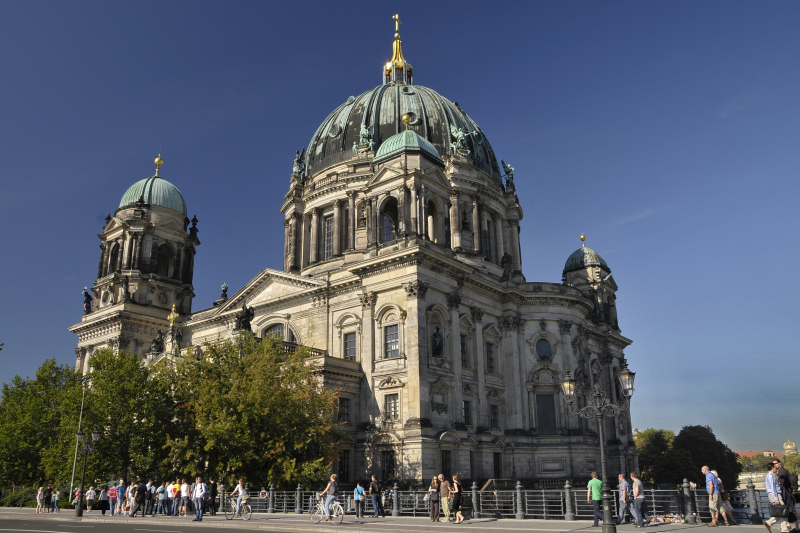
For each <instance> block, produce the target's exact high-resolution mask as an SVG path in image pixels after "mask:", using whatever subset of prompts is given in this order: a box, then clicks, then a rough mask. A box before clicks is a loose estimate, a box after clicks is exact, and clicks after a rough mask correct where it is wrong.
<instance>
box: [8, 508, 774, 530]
mask: <svg viewBox="0 0 800 533" xmlns="http://www.w3.org/2000/svg"><path fill="white" fill-rule="evenodd" d="M698 528H703V529H702V531H694V532H691V533H705V532H707V531H708V530H707V529H706V525H694V526H693V525H689V524H658V525H655V526H650V527H648V530H652V533H673V532H676V533H677V532H679V531H680V533H690V532H688V531H687V530H690V529H694V530H696V529H698ZM234 529H235V530H262V531H274V532H276V533H318V532H330V531H332V530H342V531H347V533H379V532H380V533H384V532H387V533H394V532H396V533H431V532H435V531H437V530H440V529H441V530H443V531H449V532H453V533H465V532H467V531H473V532H474V531H485V532H488V533H504V532H506V531H515V532H522V533H535V532H540V533H566V532H572V531H577V532H581V533H583V532H584V531H585V532H586V533H600V531H601V529H600V528H594V527H592V524H591V522H590V521H575V522H565V521H563V520H524V521H518V520H495V519H479V520H470V521H467V522H465V523H464V524H463V525H458V526H456V525H453V524H447V523H444V522H440V523H436V524H432V523H431V522H430V520H428V519H426V518H414V517H397V518H393V517H387V518H385V519H384V518H379V519H374V518H372V519H364V520H356V518H355V516H353V515H348V516H346V517H345V520H344V522H343V523H342V524H341V525H338V526H335V525H332V524H325V523H322V524H318V525H315V524H312V523H311V521H310V519H309V516H308V515H283V514H272V515H268V514H254V515H253V519H252V520H250V521H242V520H230V521H229V520H226V519H225V518H224V516H219V515H218V516H216V517H210V516H206V517H205V518H204V520H203V522H192V520H191V518H190V517H189V518H184V517H149V516H148V517H146V518H138V517H137V518H129V517H127V516H119V515H117V516H114V517H113V518H112V517H110V516H109V515H106V516H102V515H101V514H100V513H97V512H96V511H93V512H91V513H85V514H84V517H83V518H76V517H75V513H74V511H72V512H70V511H62V512H61V513H54V514H38V515H37V514H35V513H34V511H33V510H32V509H23V510H18V509H8V508H5V509H0V533H5V532H21V533H193V532H194V533H197V532H198V530H200V532H201V533H206V532H208V531H213V530H221V531H224V530H228V531H231V530H234ZM728 530H733V532H735V533H764V526H744V525H743V526H737V527H735V528H726V533H732V532H731V531H728ZM618 531H619V532H620V533H634V532H636V533H638V530H635V529H634V527H633V526H631V525H625V526H622V527H620V528H619V529H618ZM720 533H721V532H720Z"/></svg>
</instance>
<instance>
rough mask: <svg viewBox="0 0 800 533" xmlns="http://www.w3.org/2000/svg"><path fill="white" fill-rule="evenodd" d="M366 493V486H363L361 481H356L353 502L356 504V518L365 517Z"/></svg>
mask: <svg viewBox="0 0 800 533" xmlns="http://www.w3.org/2000/svg"><path fill="white" fill-rule="evenodd" d="M366 497H367V496H366V493H365V492H364V487H362V486H361V482H360V481H359V482H358V483H356V488H355V490H354V491H353V502H354V503H355V506H356V518H364V498H366Z"/></svg>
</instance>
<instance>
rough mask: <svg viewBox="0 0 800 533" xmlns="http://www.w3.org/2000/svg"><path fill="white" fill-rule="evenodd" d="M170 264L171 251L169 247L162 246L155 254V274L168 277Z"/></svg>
mask: <svg viewBox="0 0 800 533" xmlns="http://www.w3.org/2000/svg"><path fill="white" fill-rule="evenodd" d="M170 263H172V249H171V248H170V247H169V245H167V244H162V245H161V246H159V247H158V252H157V253H156V274H158V275H159V276H164V277H165V278H166V277H168V276H169V266H170Z"/></svg>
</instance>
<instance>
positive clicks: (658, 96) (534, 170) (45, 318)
mask: <svg viewBox="0 0 800 533" xmlns="http://www.w3.org/2000/svg"><path fill="white" fill-rule="evenodd" d="M395 12H399V13H400V15H401V20H402V21H403V25H402V27H401V34H402V38H403V48H404V52H405V55H406V58H407V59H408V60H409V61H410V62H411V63H412V64H413V65H414V74H415V81H416V82H417V83H418V84H420V85H425V86H428V87H431V88H433V89H435V90H436V91H438V92H440V93H441V94H443V95H444V96H446V97H448V98H450V99H451V100H457V101H458V102H459V103H460V105H461V106H462V108H463V109H464V110H465V111H467V113H469V114H470V115H471V116H472V117H473V118H474V119H475V120H476V121H477V122H478V124H480V125H481V127H482V129H483V130H484V132H485V133H486V134H487V136H488V138H489V139H490V141H491V143H492V145H493V147H494V149H495V152H496V153H497V155H498V157H502V158H504V159H505V160H506V161H507V162H510V164H512V165H513V166H514V167H516V183H517V184H518V193H519V197H520V201H521V203H522V206H523V209H524V211H525V218H524V220H523V221H522V244H523V248H524V250H523V255H524V270H525V274H526V276H527V278H528V280H536V281H552V282H558V281H560V279H561V269H562V268H563V265H564V261H565V260H566V258H567V256H569V254H570V253H571V252H572V251H574V250H575V249H576V248H578V247H579V245H580V242H579V241H578V236H579V235H580V233H581V232H585V233H586V235H587V236H588V241H587V244H588V245H589V246H591V247H592V248H594V249H595V250H597V251H598V252H599V253H601V254H602V255H603V256H604V257H605V259H606V260H607V261H608V264H609V265H610V266H611V268H612V270H613V273H614V277H615V279H616V281H617V283H618V284H619V286H620V291H619V293H618V306H619V316H620V326H621V328H622V332H623V334H624V335H626V336H629V337H630V338H632V339H633V340H634V341H635V342H634V344H633V346H631V347H630V348H629V349H628V351H627V356H628V359H629V361H630V365H631V368H632V369H633V370H635V371H636V372H637V383H636V394H635V395H634V407H633V419H634V426H635V427H638V428H640V429H644V428H646V427H661V428H670V429H675V430H679V429H680V428H681V426H683V425H685V424H704V425H710V426H712V428H713V429H714V430H715V431H716V433H717V435H718V436H719V437H721V438H722V439H723V441H725V442H727V443H728V444H730V445H731V446H732V447H733V448H734V449H736V450H746V449H763V448H767V447H769V448H776V447H778V446H780V444H781V443H782V442H785V439H786V437H792V440H794V441H797V440H800V433H798V428H799V427H800V424H798V422H799V420H798V418H800V415H798V412H800V411H798V409H797V408H796V407H795V406H794V403H795V402H794V401H793V398H794V396H795V391H796V389H797V384H798V366H797V365H798V355H800V354H798V350H799V349H798V343H797V340H796V339H795V338H793V335H794V334H796V331H797V321H798V303H797V297H798V281H797V279H798V278H797V272H796V268H797V264H798V263H799V262H800V253H798V246H797V244H796V240H797V232H798V223H797V209H796V207H795V204H796V203H797V201H798V197H799V196H800V195H799V194H798V193H800V187H798V174H800V160H799V158H798V147H800V142H798V141H800V98H798V97H799V96H800V69H798V58H799V57H800V38H798V35H799V33H798V31H799V30H798V28H800V3H797V2H755V1H754V2H734V1H725V2H714V1H706V2H679V1H676V2H566V1H562V2H508V3H503V2H501V3H491V4H489V3H487V2H485V1H484V2H447V3H445V2H429V1H428V2H414V1H404V2H379V3H376V2H363V3H349V2H292V3H291V4H290V3H288V2H212V3H206V2H178V1H175V2H145V1H141V2H41V1H35V2H21V1H18V2H3V3H2V4H0V50H2V53H1V54H0V72H2V73H3V75H2V76H0V118H1V119H2V120H0V124H2V129H0V161H2V169H0V180H1V181H0V183H1V184H2V188H0V249H1V250H2V261H0V279H2V298H1V299H0V342H4V343H5V347H4V348H3V350H2V352H0V381H5V382H7V381H9V380H10V379H11V378H12V377H13V376H14V375H15V374H21V375H23V376H24V375H32V374H33V372H34V370H35V368H36V367H37V366H38V365H39V364H40V363H41V362H42V361H43V360H44V359H45V358H49V357H55V358H56V359H58V360H59V361H61V362H63V363H70V364H72V363H74V352H73V349H74V347H75V345H76V338H75V337H74V336H73V335H72V334H71V333H69V332H68V331H67V329H66V328H67V327H68V326H69V325H71V324H73V323H75V322H77V321H78V320H79V319H80V316H81V313H82V298H81V290H82V289H83V287H84V286H86V285H91V284H92V282H93V281H94V276H95V273H96V268H97V260H98V253H99V248H98V244H99V241H98V239H97V237H96V235H97V233H99V232H100V231H101V227H102V224H103V218H104V217H105V215H106V213H109V212H112V213H113V211H114V209H115V208H116V207H117V205H118V202H119V199H120V197H121V196H122V194H123V193H124V192H125V190H126V189H127V187H128V186H129V185H131V184H132V183H134V182H135V181H137V180H139V179H142V178H144V177H147V176H149V175H151V174H152V173H153V164H152V161H153V158H154V157H155V156H156V155H157V154H158V153H159V151H160V152H161V153H162V154H163V158H164V160H165V164H164V166H163V167H162V175H163V176H164V177H165V178H166V179H168V180H170V181H171V182H173V183H174V184H175V185H176V186H177V187H178V188H180V190H181V191H182V192H183V194H184V196H185V198H186V202H187V205H188V208H189V216H190V217H191V216H192V215H194V214H196V215H197V217H198V219H199V220H200V223H199V228H200V234H199V237H200V239H201V241H202V245H201V246H200V247H199V249H198V254H197V258H196V271H195V291H196V294H197V297H196V299H195V309H200V308H203V307H207V306H208V305H209V304H210V303H211V302H212V301H213V300H214V299H216V298H217V297H218V296H219V285H220V284H221V283H222V282H223V281H227V283H228V284H229V285H230V286H231V289H232V291H231V292H234V291H236V290H238V289H239V288H240V287H241V286H242V285H243V284H244V283H246V282H247V281H248V280H249V279H251V278H252V277H253V276H254V275H255V274H256V273H257V272H258V271H259V270H261V269H262V268H264V267H271V268H281V253H282V246H283V238H282V234H283V225H282V217H281V214H280V213H279V211H278V208H279V206H280V204H281V201H282V199H283V195H284V193H285V192H286V190H287V186H288V181H289V174H290V171H291V161H292V158H293V157H294V153H295V150H298V149H300V148H302V147H303V146H305V145H306V144H307V143H308V141H309V139H310V138H311V136H312V134H313V133H314V131H315V130H316V128H317V126H318V125H319V123H320V122H321V121H322V120H323V119H324V118H325V117H326V116H327V114H328V113H329V112H330V111H331V110H332V109H333V108H334V107H335V106H337V105H339V104H340V103H342V102H344V101H345V100H346V99H347V97H348V96H350V95H357V94H359V93H361V92H363V91H364V90H367V89H369V88H372V87H374V86H376V85H378V84H379V83H380V81H381V65H382V64H383V62H384V61H386V60H387V59H388V58H389V57H390V54H391V42H392V35H393V33H394V26H393V22H392V20H391V16H392V14H394V13H395Z"/></svg>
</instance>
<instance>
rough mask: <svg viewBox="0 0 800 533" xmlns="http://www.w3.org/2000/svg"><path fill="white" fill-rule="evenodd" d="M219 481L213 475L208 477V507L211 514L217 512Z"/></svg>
mask: <svg viewBox="0 0 800 533" xmlns="http://www.w3.org/2000/svg"><path fill="white" fill-rule="evenodd" d="M216 501H217V482H216V481H214V478H213V477H210V478H208V507H209V513H210V514H211V516H214V515H215V514H217V505H216V503H215V502H216Z"/></svg>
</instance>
